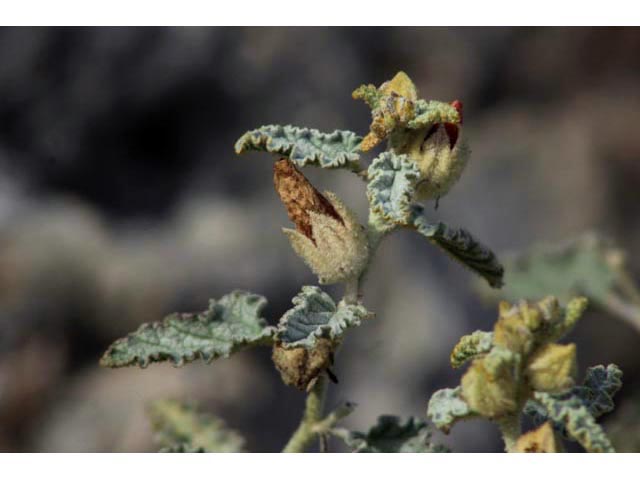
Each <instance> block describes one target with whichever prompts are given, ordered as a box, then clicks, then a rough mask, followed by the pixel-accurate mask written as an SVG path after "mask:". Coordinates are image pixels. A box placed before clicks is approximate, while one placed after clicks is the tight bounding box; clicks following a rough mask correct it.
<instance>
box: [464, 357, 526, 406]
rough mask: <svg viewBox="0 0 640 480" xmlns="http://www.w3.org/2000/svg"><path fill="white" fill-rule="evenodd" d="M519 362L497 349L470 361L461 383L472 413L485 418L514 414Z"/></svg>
mask: <svg viewBox="0 0 640 480" xmlns="http://www.w3.org/2000/svg"><path fill="white" fill-rule="evenodd" d="M518 362H519V359H518V356H517V355H515V354H514V353H512V352H510V351H509V350H506V349H503V348H500V347H497V348H494V349H493V350H492V351H491V352H490V353H489V354H488V355H487V356H485V357H483V358H481V359H476V360H474V361H473V363H472V364H471V366H470V367H469V369H468V370H467V372H466V373H465V374H464V376H463V377H462V381H461V383H460V384H461V386H462V397H463V398H464V400H465V401H466V402H467V404H468V405H469V407H470V408H471V410H473V411H474V412H477V413H479V414H480V415H482V416H483V417H487V418H497V417H501V416H503V415H506V414H510V413H513V412H515V411H516V410H517V408H518V403H517V391H518V382H517V378H516V375H517V373H516V372H517V370H518Z"/></svg>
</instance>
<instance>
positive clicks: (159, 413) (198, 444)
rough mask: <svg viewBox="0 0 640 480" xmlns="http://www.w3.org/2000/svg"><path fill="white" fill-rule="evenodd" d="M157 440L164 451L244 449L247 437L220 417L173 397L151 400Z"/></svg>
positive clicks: (237, 450) (151, 415)
mask: <svg viewBox="0 0 640 480" xmlns="http://www.w3.org/2000/svg"><path fill="white" fill-rule="evenodd" d="M149 416H150V418H151V424H152V427H153V431H154V437H155V441H156V442H157V443H158V445H159V446H160V447H161V448H162V450H161V451H163V452H174V453H188V452H191V453H194V452H196V453H197V452H227V453H233V452H241V451H243V449H244V443H245V442H244V439H243V438H242V437H241V436H240V435H239V434H238V433H236V432H235V431H233V430H230V429H228V428H227V427H226V426H225V425H224V423H223V422H222V421H221V420H219V419H218V418H216V417H214V416H212V415H208V414H206V413H201V412H197V411H196V410H195V409H194V408H192V407H190V406H187V405H184V404H181V403H180V402H176V401H173V400H159V401H156V402H154V403H153V404H151V407H150V409H149Z"/></svg>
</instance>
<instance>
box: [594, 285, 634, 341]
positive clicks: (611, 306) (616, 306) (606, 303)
mask: <svg viewBox="0 0 640 480" xmlns="http://www.w3.org/2000/svg"><path fill="white" fill-rule="evenodd" d="M601 303H602V306H603V307H604V308H605V309H607V310H609V311H610V312H611V313H613V314H614V315H616V316H617V317H619V318H620V319H622V320H624V321H625V322H627V323H628V324H629V325H631V326H632V327H633V328H634V329H636V330H637V331H638V332H640V307H638V306H636V305H633V304H631V303H628V302H626V301H625V300H623V299H622V298H620V297H619V296H617V295H615V294H609V295H607V296H606V297H605V298H603V299H601Z"/></svg>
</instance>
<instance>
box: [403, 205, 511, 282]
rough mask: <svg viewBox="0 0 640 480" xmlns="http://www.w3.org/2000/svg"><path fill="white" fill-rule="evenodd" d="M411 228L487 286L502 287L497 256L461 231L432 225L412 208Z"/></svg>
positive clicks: (438, 223) (418, 211)
mask: <svg viewBox="0 0 640 480" xmlns="http://www.w3.org/2000/svg"><path fill="white" fill-rule="evenodd" d="M411 221H412V226H413V227H414V228H415V229H416V231H417V232H418V233H421V234H422V235H424V236H425V237H427V239H428V240H429V241H430V242H431V243H433V244H434V245H436V246H438V247H440V248H442V249H443V250H444V251H445V252H446V253H448V254H449V255H450V256H451V257H452V258H454V259H455V260H457V261H458V262H460V263H462V264H463V265H465V266H466V267H467V268H469V269H471V270H472V271H473V272H475V273H477V274H478V275H480V276H481V277H482V278H484V279H485V280H486V281H487V282H488V283H489V285H490V286H492V287H494V288H499V287H501V286H502V276H503V274H504V268H503V267H502V265H501V264H500V262H499V261H498V259H497V257H496V255H495V254H494V253H493V252H492V251H491V250H489V249H488V248H487V247H485V246H484V245H482V244H481V243H480V242H478V241H477V240H476V239H475V238H473V237H472V236H471V234H470V233H469V232H467V231H466V230H464V229H457V230H454V229H451V228H449V227H447V226H446V225H445V224H444V223H442V222H436V223H431V222H429V221H428V220H427V218H426V217H425V216H424V209H423V208H422V207H420V206H417V205H414V206H413V208H412V218H411Z"/></svg>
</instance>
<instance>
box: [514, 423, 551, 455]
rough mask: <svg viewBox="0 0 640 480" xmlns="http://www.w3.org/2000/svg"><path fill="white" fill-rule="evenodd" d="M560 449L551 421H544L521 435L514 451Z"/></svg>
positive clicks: (548, 451)
mask: <svg viewBox="0 0 640 480" xmlns="http://www.w3.org/2000/svg"><path fill="white" fill-rule="evenodd" d="M560 451H562V445H561V444H560V442H558V440H557V438H556V434H555V432H554V431H553V427H552V426H551V422H545V423H543V424H542V425H540V426H539V427H538V428H536V429H535V430H531V431H530V432H527V433H525V434H524V435H521V436H520V438H518V441H517V442H516V447H515V449H514V453H557V452H560Z"/></svg>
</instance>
